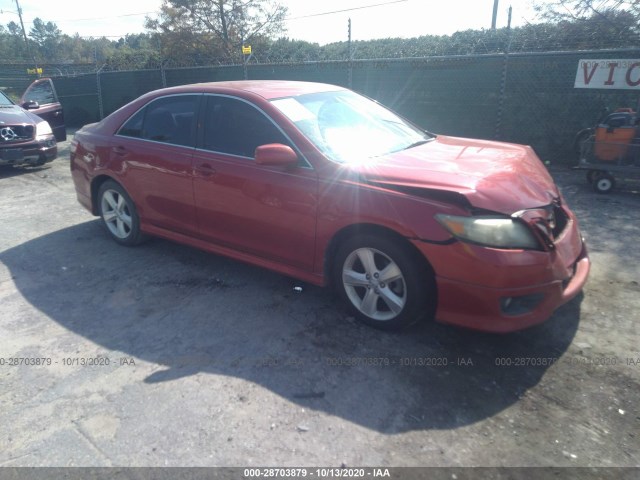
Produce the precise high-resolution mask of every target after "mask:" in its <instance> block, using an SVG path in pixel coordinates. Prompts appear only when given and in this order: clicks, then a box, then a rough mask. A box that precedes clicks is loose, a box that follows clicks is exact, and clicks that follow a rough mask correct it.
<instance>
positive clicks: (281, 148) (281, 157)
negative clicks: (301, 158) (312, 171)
mask: <svg viewBox="0 0 640 480" xmlns="http://www.w3.org/2000/svg"><path fill="white" fill-rule="evenodd" d="M255 159H256V163H257V164H258V165H273V166H279V165H294V164H296V163H298V155H296V152H294V151H293V149H292V148H291V147H289V146H287V145H282V144H281V143H269V144H267V145H260V146H259V147H258V148H256V152H255Z"/></svg>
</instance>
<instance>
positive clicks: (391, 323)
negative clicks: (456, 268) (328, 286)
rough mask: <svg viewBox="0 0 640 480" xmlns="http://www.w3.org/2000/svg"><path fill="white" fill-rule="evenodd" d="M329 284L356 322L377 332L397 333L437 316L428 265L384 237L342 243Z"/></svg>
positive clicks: (400, 244)
mask: <svg viewBox="0 0 640 480" xmlns="http://www.w3.org/2000/svg"><path fill="white" fill-rule="evenodd" d="M333 284H334V286H335V287H336V288H337V290H338V293H339V294H340V296H341V297H342V298H343V300H344V301H345V302H346V304H347V306H348V307H349V308H350V310H351V311H352V312H353V314H354V315H355V316H356V317H357V318H358V320H360V321H362V322H363V323H365V324H367V325H369V326H372V327H375V328H380V329H383V330H397V329H400V328H402V327H405V326H407V325H410V324H412V323H414V322H416V321H417V320H419V319H420V318H421V317H424V316H425V315H428V316H432V315H433V312H434V310H435V301H436V295H435V285H434V284H435V282H434V279H433V274H432V273H431V272H430V271H429V269H428V267H427V265H426V262H424V261H422V259H420V258H419V257H418V256H417V255H415V254H414V253H413V252H412V251H411V250H410V246H409V245H407V244H405V243H403V242H402V241H398V240H392V239H390V238H388V237H386V236H380V235H361V236H356V237H352V238H350V239H348V240H347V241H345V242H344V243H343V244H342V245H341V246H340V247H339V248H338V251H337V254H336V257H335V263H334V267H333Z"/></svg>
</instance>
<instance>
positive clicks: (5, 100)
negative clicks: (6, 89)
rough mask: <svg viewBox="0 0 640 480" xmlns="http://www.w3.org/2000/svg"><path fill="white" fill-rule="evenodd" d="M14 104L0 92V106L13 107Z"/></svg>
mask: <svg viewBox="0 0 640 480" xmlns="http://www.w3.org/2000/svg"><path fill="white" fill-rule="evenodd" d="M13 104H14V103H13V102H12V101H11V100H9V98H8V97H7V96H6V95H5V94H4V93H2V92H0V105H2V106H4V105H13Z"/></svg>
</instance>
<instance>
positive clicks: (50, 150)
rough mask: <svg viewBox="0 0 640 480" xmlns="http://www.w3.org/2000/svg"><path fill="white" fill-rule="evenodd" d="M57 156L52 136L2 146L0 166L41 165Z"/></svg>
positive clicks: (56, 148) (56, 147)
mask: <svg viewBox="0 0 640 480" xmlns="http://www.w3.org/2000/svg"><path fill="white" fill-rule="evenodd" d="M57 156H58V146H57V144H56V141H55V138H54V137H53V135H52V136H51V138H50V139H47V140H42V141H32V142H28V143H18V144H14V145H3V146H2V148H0V165H14V166H20V165H43V164H45V163H47V162H51V161H52V160H54V159H55V158H56V157H57Z"/></svg>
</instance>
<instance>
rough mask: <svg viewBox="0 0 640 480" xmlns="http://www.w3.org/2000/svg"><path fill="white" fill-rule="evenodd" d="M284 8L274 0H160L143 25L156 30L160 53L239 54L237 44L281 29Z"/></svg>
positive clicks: (260, 39)
mask: <svg viewBox="0 0 640 480" xmlns="http://www.w3.org/2000/svg"><path fill="white" fill-rule="evenodd" d="M286 14H287V8H286V7H285V6H283V5H281V4H280V3H278V2H277V1H276V0H164V3H163V4H162V6H161V8H160V13H159V16H158V19H156V20H152V19H149V18H147V22H146V27H147V29H149V30H151V31H152V32H156V33H158V34H159V36H160V39H161V42H162V50H163V54H165V53H166V54H167V56H169V57H172V58H179V57H180V55H183V56H184V54H185V53H186V54H189V53H192V54H195V55H205V56H209V57H211V56H214V57H215V56H217V57H227V58H230V59H237V58H239V57H241V55H242V53H241V50H240V48H241V46H242V44H243V43H245V44H249V43H251V44H256V43H262V44H264V43H265V41H266V40H267V39H271V38H275V37H276V36H277V35H279V34H281V33H282V32H283V31H284V19H285V16H286Z"/></svg>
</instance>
